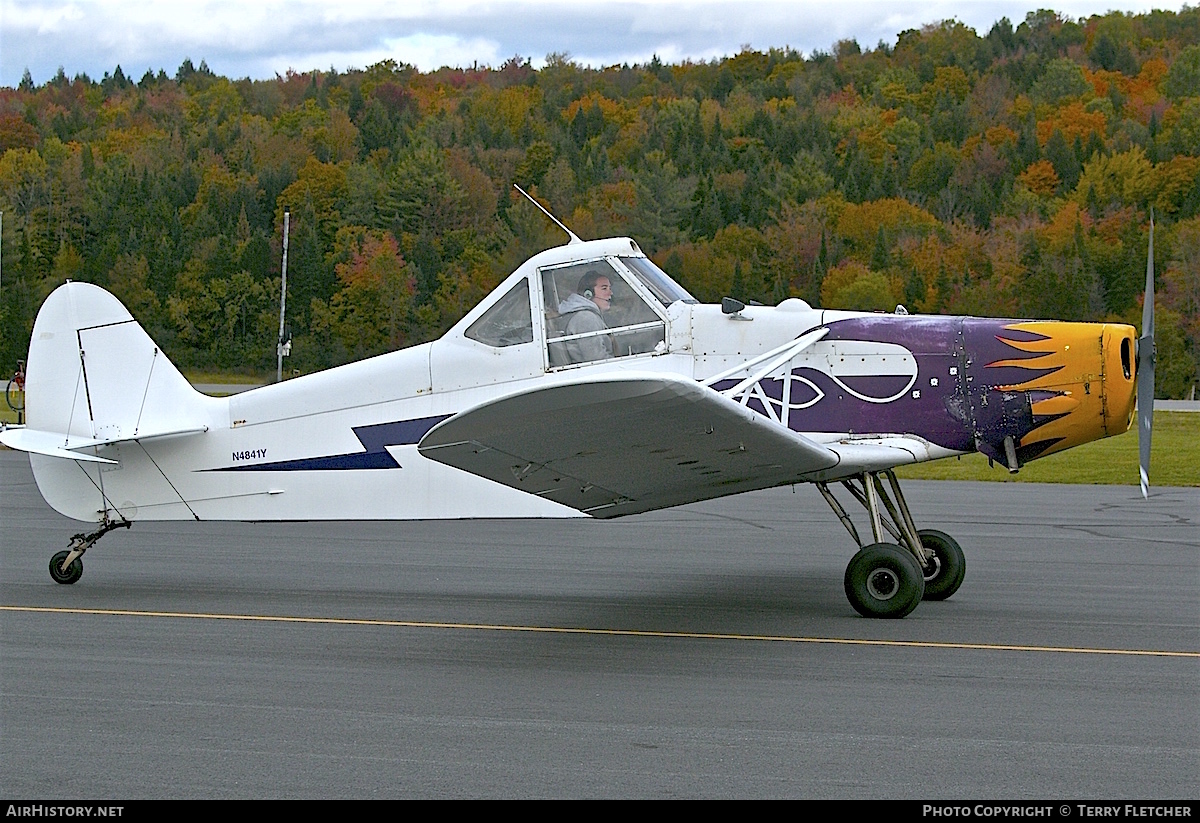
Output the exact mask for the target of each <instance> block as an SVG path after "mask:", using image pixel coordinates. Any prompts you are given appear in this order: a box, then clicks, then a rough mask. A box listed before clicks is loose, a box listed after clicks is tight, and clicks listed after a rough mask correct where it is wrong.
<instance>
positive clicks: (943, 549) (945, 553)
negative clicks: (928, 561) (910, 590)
mask: <svg viewBox="0 0 1200 823" xmlns="http://www.w3.org/2000/svg"><path fill="white" fill-rule="evenodd" d="M917 536H918V537H920V538H921V545H922V546H924V547H925V548H927V549H930V550H931V551H932V552H933V563H932V566H931V567H930V568H928V569H926V570H925V573H924V575H923V576H924V578H925V599H926V600H945V599H946V598H947V597H949V596H950V595H952V594H954V593H955V592H956V591H958V587H959V586H961V585H962V582H963V578H964V577H965V576H966V574H967V558H966V555H964V554H963V550H962V546H960V545H958V541H957V540H955V539H954V538H953V537H951V536H950V535H948V534H946V533H945V532H940V531H937V530H936V529H922V530H921V531H919V532H917Z"/></svg>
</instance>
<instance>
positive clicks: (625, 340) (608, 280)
mask: <svg viewBox="0 0 1200 823" xmlns="http://www.w3.org/2000/svg"><path fill="white" fill-rule="evenodd" d="M541 276H542V294H543V296H544V299H545V304H546V353H547V359H548V361H549V363H550V366H551V367H559V366H569V365H573V364H576V363H588V362H592V361H596V360H607V359H609V358H613V357H629V356H631V355H635V354H647V353H652V352H659V351H664V350H665V348H666V324H665V323H664V322H663V319H662V318H661V317H660V316H659V315H658V313H657V312H655V311H654V309H653V308H651V307H650V305H649V304H648V303H647V302H646V300H645V299H644V298H643V297H642V295H641V294H640V293H639V292H638V291H637V290H636V289H634V288H633V287H632V286H631V285H630V284H629V282H628V281H627V280H626V279H625V278H624V277H623V276H622V275H621V274H620V272H618V271H617V269H616V268H615V267H614V266H613V265H612V263H610V262H609V261H608V260H605V259H603V258H602V259H599V260H591V261H588V262H586V263H572V264H570V265H566V266H557V267H554V268H548V269H543V270H542V272H541Z"/></svg>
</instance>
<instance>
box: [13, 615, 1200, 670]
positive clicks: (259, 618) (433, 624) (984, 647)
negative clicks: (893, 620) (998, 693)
mask: <svg viewBox="0 0 1200 823" xmlns="http://www.w3.org/2000/svg"><path fill="white" fill-rule="evenodd" d="M0 611H2V612H26V613H43V614H76V615H100V616H104V617H173V618H184V619H190V620H239V621H244V622H252V623H308V624H315V625H326V626H377V627H380V628H400V629H457V630H461V631H485V632H528V633H535V634H584V635H597V636H608V637H658V638H668V639H673V640H752V641H756V642H770V643H821V644H826V645H834V646H899V647H907V648H918V649H969V650H973V651H992V652H1056V653H1061V654H1107V655H1124V656H1131V657H1184V658H1195V659H1200V652H1178V651H1176V652H1173V651H1164V650H1156V649H1095V648H1087V647H1083V646H1022V645H1019V644H1012V643H947V642H935V641H927V640H864V639H860V638H853V637H791V636H788V635H776V634H725V633H721V632H669V631H653V630H648V629H588V628H579V627H571V626H512V625H505V624H493V623H444V622H440V621H429V620H376V619H371V618H354V617H288V616H286V615H268V614H220V613H206V612H158V611H138V610H133V609H66V608H51V607H46V606H0Z"/></svg>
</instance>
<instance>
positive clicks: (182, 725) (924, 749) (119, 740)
mask: <svg viewBox="0 0 1200 823" xmlns="http://www.w3.org/2000/svg"><path fill="white" fill-rule="evenodd" d="M905 492H906V494H907V496H908V500H909V503H910V506H911V507H912V509H913V511H914V514H915V516H916V518H917V521H918V525H919V526H920V527H922V528H925V527H929V528H938V529H941V530H943V531H946V532H948V533H950V534H953V535H954V536H955V537H956V538H957V539H958V540H959V542H960V543H961V544H962V545H963V547H964V549H965V551H966V553H967V575H966V580H965V582H964V584H963V587H962V589H961V590H960V591H959V592H958V594H956V595H955V596H954V597H953V598H951V599H950V600H948V601H945V602H941V603H937V602H926V603H923V604H921V606H919V607H918V608H917V610H916V611H915V612H914V613H913V614H912V615H910V616H909V617H908V618H906V619H904V620H898V621H881V620H867V619H864V618H861V617H859V616H858V615H857V614H856V613H855V612H854V611H853V609H851V607H850V605H849V604H848V603H847V601H846V599H845V595H844V593H843V590H842V575H843V572H844V569H845V565H846V563H847V561H848V560H849V559H850V556H851V554H852V549H853V544H852V542H851V541H850V538H849V536H848V535H847V534H846V533H845V531H844V530H843V529H842V527H841V525H840V524H839V523H838V521H837V519H836V518H835V517H834V516H833V514H832V513H831V512H830V511H829V509H828V507H827V506H826V505H825V503H824V501H823V500H822V499H821V497H820V495H819V494H817V493H816V491H815V490H814V489H812V488H808V487H800V488H797V489H796V490H795V492H794V493H793V491H792V490H791V489H790V488H784V489H776V490H771V491H767V492H759V493H753V494H749V495H743V496H738V497H733V498H726V499H724V500H717V501H710V502H706V503H700V504H694V505H691V506H686V507H682V508H678V509H672V510H668V511H663V512H657V513H652V514H647V515H639V516H636V517H631V518H626V519H622V520H616V521H604V522H601V521H459V522H442V523H429V522H424V523H288V524H238V523H157V524H156V523H135V524H134V527H133V528H132V529H131V530H129V531H116V532H113V533H112V534H110V535H108V536H107V537H105V538H104V539H103V540H102V541H101V542H100V543H99V544H98V546H97V547H96V548H94V549H93V550H91V551H90V552H89V553H88V554H87V556H86V557H85V558H84V574H83V578H82V579H81V580H80V581H79V582H78V583H77V584H75V585H73V586H63V585H57V584H55V583H54V582H52V581H51V579H50V577H49V574H48V573H47V569H46V567H47V563H48V561H49V558H50V556H51V555H52V554H53V553H54V552H56V551H58V550H60V549H62V548H65V547H66V542H67V540H68V538H69V537H70V536H71V535H72V534H74V533H76V532H78V531H81V530H82V529H83V524H79V523H77V522H75V521H71V520H68V519H66V518H63V517H61V516H59V515H57V514H56V513H54V512H53V511H52V510H50V509H49V508H48V507H47V506H46V505H45V503H43V502H42V500H41V498H40V496H39V495H38V494H37V490H36V487H35V486H34V484H33V479H32V475H31V474H30V471H29V465H28V460H27V458H26V457H25V456H24V455H21V454H18V453H14V452H7V451H0V535H3V537H2V539H0V796H3V797H6V798H14V799H15V798H25V799H33V800H38V801H42V802H45V801H50V800H67V799H91V800H104V799H114V800H132V799H138V798H373V797H445V798H473V797H503V798H508V797H512V798H526V797H565V798H575V797H629V798H642V797H649V798H677V797H678V798H709V797H713V798H756V797H808V798H897V799H902V798H903V799H917V800H933V799H937V800H956V799H962V800H985V799H1007V800H1020V799H1054V798H1061V799H1092V800H1102V799H1113V800H1123V799H1134V798H1136V799H1140V800H1168V799H1189V798H1190V799H1195V798H1196V797H1198V796H1200V711H1198V709H1197V706H1198V705H1200V700H1198V698H1200V490H1198V489H1182V488H1161V489H1152V493H1151V498H1150V500H1148V501H1144V500H1142V498H1141V495H1140V493H1139V492H1138V490H1137V489H1136V488H1132V487H1095V486H1050V485H1035V484H1016V483H1003V484H1002V483H993V484H988V483H939V482H908V483H906V484H905ZM855 514H856V516H857V513H855ZM859 522H860V528H862V525H861V524H862V521H861V519H860V521H859Z"/></svg>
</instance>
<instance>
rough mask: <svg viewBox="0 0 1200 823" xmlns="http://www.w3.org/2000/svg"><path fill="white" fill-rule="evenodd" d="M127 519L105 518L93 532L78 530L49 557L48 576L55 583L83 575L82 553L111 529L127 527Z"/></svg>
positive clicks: (65, 581) (67, 581)
mask: <svg viewBox="0 0 1200 823" xmlns="http://www.w3.org/2000/svg"><path fill="white" fill-rule="evenodd" d="M131 525H132V522H131V521H129V520H107V519H106V520H105V521H104V523H103V525H101V526H100V528H98V529H96V531H94V532H90V533H87V532H80V533H79V534H77V535H75V536H74V537H72V538H71V546H70V548H68V549H67V550H66V551H61V552H58V553H57V554H55V555H54V556H53V557H51V558H50V577H52V578H53V579H54V582H55V583H64V584H68V585H69V584H71V583H74V582H75V581H76V580H78V579H79V578H81V577H83V553H84V552H86V551H87V550H88V549H90V548H91V547H92V546H94V545H96V543H97V542H98V541H99V540H100V538H101V537H103V536H104V535H106V534H108V533H109V532H110V531H112V530H113V529H128V528H129V527H130V526H131Z"/></svg>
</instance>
